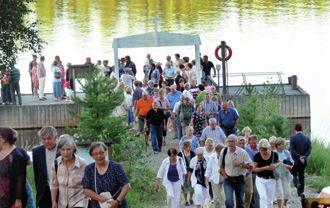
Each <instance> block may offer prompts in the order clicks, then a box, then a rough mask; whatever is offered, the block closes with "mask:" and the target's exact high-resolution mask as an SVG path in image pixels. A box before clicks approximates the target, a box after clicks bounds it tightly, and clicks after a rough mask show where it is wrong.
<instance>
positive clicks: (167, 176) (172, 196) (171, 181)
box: [156, 148, 187, 208]
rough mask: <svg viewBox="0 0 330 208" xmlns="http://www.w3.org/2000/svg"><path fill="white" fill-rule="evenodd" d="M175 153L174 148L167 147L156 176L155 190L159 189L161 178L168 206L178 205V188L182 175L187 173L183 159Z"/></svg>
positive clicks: (172, 207) (179, 192)
mask: <svg viewBox="0 0 330 208" xmlns="http://www.w3.org/2000/svg"><path fill="white" fill-rule="evenodd" d="M177 154H178V152H177V150H176V149H175V148H169V149H168V151H167V155H168V157H167V158H165V159H164V160H163V162H162V164H161V166H160V168H159V170H158V173H157V178H156V191H159V189H160V180H161V179H162V180H163V182H162V184H163V186H164V187H165V189H166V193H167V204H168V207H169V208H177V207H180V195H181V189H180V188H181V186H182V185H183V180H184V175H186V174H187V170H186V166H185V164H184V162H183V159H182V158H181V157H179V156H177Z"/></svg>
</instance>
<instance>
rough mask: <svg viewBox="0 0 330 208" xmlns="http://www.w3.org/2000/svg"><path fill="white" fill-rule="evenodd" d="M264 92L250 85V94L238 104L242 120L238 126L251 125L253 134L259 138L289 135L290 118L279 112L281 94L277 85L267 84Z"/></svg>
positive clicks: (240, 127) (241, 127)
mask: <svg viewBox="0 0 330 208" xmlns="http://www.w3.org/2000/svg"><path fill="white" fill-rule="evenodd" d="M264 89H265V90H264V92H263V94H261V93H257V91H256V90H255V89H252V88H251V86H249V90H248V91H247V92H248V94H247V95H245V96H244V97H243V101H242V103H241V104H239V105H238V111H239V113H240V120H239V122H238V128H239V129H243V128H244V127H245V126H249V127H250V128H251V129H252V131H253V134H256V135H257V136H258V137H259V138H269V137H270V136H281V137H287V136H288V134H289V122H288V119H287V118H285V117H284V116H282V115H281V114H280V112H279V108H278V107H279V102H280V100H281V98H282V97H281V95H279V93H278V89H277V87H276V85H265V86H264Z"/></svg>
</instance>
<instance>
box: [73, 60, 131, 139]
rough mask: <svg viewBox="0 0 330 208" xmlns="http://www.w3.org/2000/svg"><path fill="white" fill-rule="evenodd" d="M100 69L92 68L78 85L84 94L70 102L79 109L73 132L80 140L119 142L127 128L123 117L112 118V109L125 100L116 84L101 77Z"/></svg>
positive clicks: (93, 66)
mask: <svg viewBox="0 0 330 208" xmlns="http://www.w3.org/2000/svg"><path fill="white" fill-rule="evenodd" d="M99 74H100V69H99V68H98V67H97V66H95V65H91V67H90V69H89V72H88V74H87V75H86V79H85V82H84V83H82V82H80V84H81V86H82V90H83V92H84V96H83V97H78V96H77V97H74V98H73V101H74V102H76V103H78V104H80V106H81V108H82V110H81V112H80V114H78V115H76V116H78V117H79V123H78V125H77V127H76V128H75V129H74V132H75V133H76V135H77V136H78V139H79V140H80V141H96V140H99V141H105V140H108V139H111V140H113V142H118V141H119V140H120V139H121V137H122V135H123V132H125V131H126V127H125V126H124V125H123V118H121V117H115V116H113V115H112V112H113V111H114V109H115V108H116V107H117V106H119V105H121V104H122V102H123V100H124V94H123V91H122V90H120V89H118V90H116V86H117V81H116V80H115V79H109V78H108V77H105V76H100V75H99Z"/></svg>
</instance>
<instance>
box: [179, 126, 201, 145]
mask: <svg viewBox="0 0 330 208" xmlns="http://www.w3.org/2000/svg"><path fill="white" fill-rule="evenodd" d="M185 132H186V134H185V135H184V136H183V137H181V140H180V142H179V149H180V150H182V148H183V143H184V142H185V141H190V142H191V149H192V151H195V149H196V148H197V147H199V141H198V138H197V137H196V136H195V135H193V132H194V129H193V127H192V126H187V127H186V129H185Z"/></svg>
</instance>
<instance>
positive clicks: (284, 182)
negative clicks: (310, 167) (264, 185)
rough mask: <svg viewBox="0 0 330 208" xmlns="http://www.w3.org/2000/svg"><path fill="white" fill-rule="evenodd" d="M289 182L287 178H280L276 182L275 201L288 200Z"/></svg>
mask: <svg viewBox="0 0 330 208" xmlns="http://www.w3.org/2000/svg"><path fill="white" fill-rule="evenodd" d="M290 192H291V187H290V181H289V179H288V177H286V176H284V177H280V178H279V179H277V180H276V191H275V196H276V199H280V200H284V199H290Z"/></svg>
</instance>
